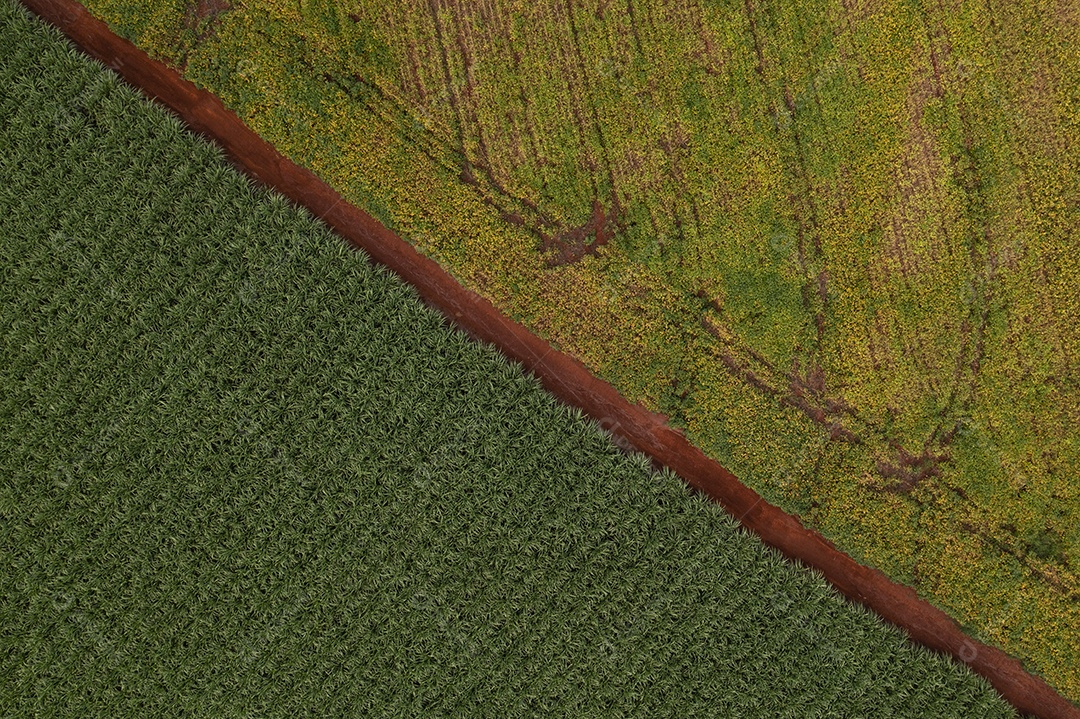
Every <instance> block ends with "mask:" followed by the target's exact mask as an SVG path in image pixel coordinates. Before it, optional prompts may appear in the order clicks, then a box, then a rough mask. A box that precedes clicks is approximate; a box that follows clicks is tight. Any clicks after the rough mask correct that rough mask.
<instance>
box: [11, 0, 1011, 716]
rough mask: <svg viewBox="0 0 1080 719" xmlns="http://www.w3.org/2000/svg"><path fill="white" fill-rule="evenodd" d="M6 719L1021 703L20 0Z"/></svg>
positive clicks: (792, 712) (836, 711) (865, 711)
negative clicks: (485, 339) (80, 50)
mask: <svg viewBox="0 0 1080 719" xmlns="http://www.w3.org/2000/svg"><path fill="white" fill-rule="evenodd" d="M0 88H2V90H3V94H2V96H0V98H2V100H0V126H2V127H3V128H4V131H3V133H2V134H0V142H2V143H3V144H2V148H0V149H2V152H0V316H2V317H0V390H2V392H0V556H2V557H3V571H2V572H0V714H2V715H3V716H4V717H30V716H34V717H51V716H57V717H60V716H64V717H94V716H100V717H120V716H132V717H165V716H213V717H234V716H235V717H240V716H267V717H268V716H282V717H297V716H318V717H327V716H362V717H380V716H498V717H518V716H595V717H615V716H624V717H628V716H642V717H662V716H672V717H688V716H723V717H732V716H742V717H768V718H769V719H774V718H775V717H799V718H804V717H837V718H842V719H847V718H849V717H854V716H860V717H887V718H889V719H896V718H897V717H910V718H911V719H927V718H933V717H956V718H957V719H960V718H962V717H972V716H978V717H1008V716H1011V715H1012V714H1011V711H1010V710H1009V708H1008V707H1007V706H1006V705H1005V704H1004V703H1003V702H1002V701H1001V700H1000V699H999V698H998V697H997V696H996V695H995V694H994V692H993V691H991V690H990V689H989V687H988V686H987V685H986V683H985V682H984V681H983V680H982V679H981V678H979V677H976V676H974V675H973V674H971V673H970V672H969V671H968V670H967V669H966V667H964V666H962V665H959V664H955V663H953V662H952V661H951V660H947V659H944V658H942V657H940V656H936V655H932V654H930V653H928V652H926V651H924V650H921V649H917V648H915V647H913V646H911V645H909V644H907V643H906V642H905V641H904V639H903V637H902V636H901V634H900V633H899V632H898V631H897V630H895V629H892V628H889V627H887V626H885V625H883V624H882V623H881V622H880V621H879V620H878V619H877V618H875V617H874V616H872V615H870V614H869V613H867V612H865V611H863V610H860V609H859V608H856V607H854V606H852V605H849V604H847V603H845V602H844V601H842V600H841V598H839V597H838V595H836V593H835V592H833V591H832V590H831V589H829V588H828V586H827V585H826V584H825V583H824V582H823V581H822V580H821V579H820V578H819V577H816V576H815V575H813V574H811V573H810V572H808V571H806V570H804V569H801V568H799V567H796V566H795V565H792V564H791V563H789V562H786V561H784V560H783V559H781V558H780V557H779V556H778V555H776V554H775V553H774V552H772V551H771V550H767V549H766V548H764V547H763V545H761V544H760V543H758V542H757V541H756V540H755V539H753V538H752V537H750V536H748V535H746V534H744V533H742V532H741V531H739V530H738V529H736V527H735V524H734V522H733V521H732V520H731V519H730V518H728V517H727V516H726V515H725V514H724V513H723V512H722V511H721V510H720V509H719V508H718V507H717V506H715V505H713V504H711V503H709V502H707V501H706V500H704V499H702V498H700V497H698V496H695V495H691V494H690V493H689V491H688V490H687V489H686V486H685V485H684V484H683V483H682V482H681V481H680V480H678V478H676V477H674V476H672V475H670V474H667V473H661V474H657V473H654V472H652V471H651V470H650V469H649V465H648V462H647V461H646V460H645V459H644V458H643V457H641V456H628V455H625V454H622V453H620V452H619V451H618V450H617V449H616V448H615V447H614V446H613V445H612V443H611V441H610V438H609V437H608V436H607V435H606V434H605V433H604V432H602V431H601V429H600V428H599V427H598V426H597V425H596V424H595V423H592V422H589V421H585V420H584V419H583V418H582V417H581V415H580V414H578V413H577V412H576V411H573V410H570V409H567V408H566V407H564V406H561V405H559V404H557V403H556V402H555V401H554V399H553V398H552V397H551V396H550V395H548V394H546V393H545V392H543V391H542V389H541V388H540V386H539V384H538V383H537V382H536V381H535V380H534V379H532V378H530V377H527V376H525V375H523V374H522V372H521V369H520V367H518V366H516V365H513V364H510V363H509V362H507V361H506V360H505V359H503V358H502V357H501V356H500V355H498V354H497V353H496V352H494V351H493V350H492V349H491V348H489V347H485V346H481V345H478V344H476V343H474V342H472V341H470V340H468V339H467V338H466V337H465V336H464V335H462V334H461V333H459V332H457V331H455V330H452V329H450V328H449V327H447V326H446V325H445V323H444V322H443V320H442V319H441V318H440V317H439V316H438V315H436V314H435V313H433V312H432V311H430V310H429V309H427V308H425V307H424V306H423V305H422V304H421V302H420V301H419V300H418V298H417V297H416V295H415V293H414V292H413V291H412V290H411V289H409V288H408V287H406V286H403V285H402V284H401V283H400V282H399V281H398V280H397V279H396V278H394V277H393V276H391V275H390V274H389V273H387V272H386V271H383V270H380V269H376V268H374V267H373V266H371V265H370V264H368V262H367V261H366V259H365V258H364V257H363V256H361V255H360V254H358V253H355V252H352V251H350V250H349V249H347V247H346V246H345V244H344V243H343V242H342V241H340V240H339V239H338V238H336V237H335V236H333V235H331V234H330V233H329V232H328V231H327V230H326V229H325V227H324V226H322V225H321V224H319V223H318V222H317V221H316V220H315V219H313V218H312V217H311V216H310V215H308V214H306V213H304V212H301V211H298V210H296V209H295V208H293V207H291V206H290V205H289V204H288V203H287V202H285V201H284V200H283V199H282V198H280V197H279V196H275V195H272V194H268V193H266V192H264V191H262V190H256V189H255V188H253V187H252V186H251V185H250V184H249V183H248V182H247V181H246V180H245V179H243V178H242V177H240V176H239V175H238V174H237V173H236V172H235V171H234V170H233V169H232V168H231V167H229V166H228V165H227V163H226V162H225V161H224V160H223V159H222V157H221V156H220V154H219V152H218V151H217V150H215V149H214V148H213V147H212V146H210V145H208V144H206V143H204V142H202V141H200V140H198V139H196V138H194V137H193V136H192V135H190V134H189V133H188V132H187V131H186V130H185V129H184V128H183V127H182V126H181V125H180V124H179V123H178V122H177V121H175V120H174V119H172V118H170V117H168V116H166V115H165V114H164V113H163V112H162V111H161V110H159V109H157V108H155V107H152V106H150V105H149V104H148V103H147V102H145V101H144V100H143V99H141V98H140V97H139V96H138V95H137V94H136V92H135V91H133V90H131V89H130V88H128V87H126V86H123V85H122V84H120V83H119V81H118V80H117V79H116V77H115V76H114V75H112V74H111V73H108V72H107V71H105V70H104V69H102V68H101V67H100V66H99V65H95V64H92V63H90V62H88V61H87V60H85V59H84V58H82V57H81V56H79V55H78V54H77V53H76V52H75V51H73V50H72V49H71V48H70V47H69V46H68V45H67V44H66V43H65V42H64V41H63V40H62V39H61V38H60V37H59V36H58V35H57V34H56V33H55V32H51V31H48V32H47V31H46V30H45V29H44V28H43V27H42V26H41V25H39V24H37V23H36V22H33V21H31V19H30V18H29V17H28V16H27V15H26V14H25V13H24V12H23V11H22V10H21V9H16V7H15V5H14V3H13V2H12V1H11V0H0Z"/></svg>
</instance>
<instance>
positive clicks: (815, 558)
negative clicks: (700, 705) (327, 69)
mask: <svg viewBox="0 0 1080 719" xmlns="http://www.w3.org/2000/svg"><path fill="white" fill-rule="evenodd" d="M23 4H24V5H25V6H26V7H27V8H29V9H30V10H31V11H33V12H34V13H36V14H37V15H38V16H40V17H41V18H42V19H44V20H46V21H47V22H49V23H51V24H53V25H55V26H56V27H58V28H59V29H60V30H61V31H62V32H64V33H65V34H66V35H67V36H68V37H69V38H70V39H71V40H72V41H73V42H74V43H75V44H76V45H77V46H79V47H80V48H81V49H82V50H83V51H84V52H86V53H87V54H88V55H90V56H92V57H94V58H96V59H98V60H100V61H101V62H103V63H104V64H106V65H108V66H109V67H111V68H112V69H113V70H115V71H116V72H117V73H118V74H119V75H120V76H121V77H123V78H124V79H125V80H126V81H127V82H129V83H131V84H132V85H134V86H135V87H137V88H139V89H140V90H141V91H142V92H143V93H145V94H146V95H147V96H149V97H150V98H152V99H155V100H157V101H159V102H160V103H162V104H164V105H165V106H167V107H169V108H170V109H171V110H173V111H174V112H175V113H176V114H177V115H179V116H180V117H181V118H182V119H183V120H184V122H186V123H187V125H188V126H189V127H190V128H192V129H193V130H194V131H196V132H199V133H201V134H203V135H205V136H207V137H209V138H210V139H212V140H214V141H215V142H216V143H217V144H218V145H220V146H221V147H223V148H224V150H225V151H226V152H227V153H228V154H229V155H230V156H231V158H232V159H233V161H234V162H236V163H237V164H238V165H239V166H240V168H241V169H242V170H244V171H245V172H246V173H247V174H248V175H250V176H251V177H252V178H254V179H256V180H258V181H259V182H261V183H263V184H265V185H267V186H269V187H271V188H273V189H274V190H276V191H277V192H280V193H281V194H283V195H285V196H286V197H288V198H290V199H291V200H292V201H294V202H296V203H298V204H300V205H302V206H304V207H306V208H307V209H308V210H309V211H310V212H312V213H313V214H314V215H316V216H318V217H320V218H322V219H323V221H324V222H325V223H326V224H327V225H329V226H330V227H332V228H333V229H334V230H335V231H337V232H338V233H340V234H341V235H342V236H343V237H345V238H346V239H348V240H349V241H350V242H352V243H353V244H354V245H356V246H357V247H360V248H362V249H363V250H364V251H365V252H366V253H367V254H368V255H369V256H370V257H371V258H372V259H373V260H374V261H375V262H378V263H380V264H382V265H385V266H387V267H388V268H389V269H391V270H393V271H394V272H395V273H397V274H398V275H399V276H400V277H402V278H403V279H404V280H405V281H406V282H408V283H409V284H411V285H413V286H414V287H415V288H416V289H417V291H418V292H419V294H420V296H421V297H423V299H424V300H425V301H426V302H427V303H428V304H429V305H431V306H433V307H435V308H437V309H438V310H439V311H441V312H442V313H443V314H444V315H445V316H446V317H447V318H448V319H450V320H451V321H452V322H454V324H456V325H457V326H458V327H460V328H461V329H463V330H464V331H466V332H467V333H469V334H470V335H472V336H473V337H475V338H476V339H479V340H482V341H484V342H488V343H491V344H493V345H495V346H496V347H498V348H499V349H500V350H501V351H502V352H503V353H504V354H506V355H507V356H509V357H511V358H513V359H514V360H517V361H518V362H521V363H522V364H523V365H524V366H525V367H527V368H528V369H529V370H531V371H532V372H533V373H534V374H535V375H536V376H537V377H538V378H539V379H540V380H541V382H542V383H543V385H544V386H545V387H546V388H547V389H548V391H550V392H552V393H553V394H555V395H556V396H557V397H559V399H561V400H562V401H563V402H566V403H568V404H571V405H574V406H577V407H580V408H581V409H582V410H584V411H585V412H587V413H588V414H589V415H590V416H592V417H594V418H596V419H597V420H599V421H600V422H601V424H602V425H603V426H604V427H605V428H607V429H608V430H610V431H611V432H612V433H613V434H615V435H617V437H618V439H619V443H620V444H621V445H623V446H624V447H625V446H631V445H632V447H633V448H634V449H636V450H638V451H640V452H643V453H645V454H647V455H649V456H650V457H652V459H653V460H654V461H655V462H656V463H658V464H660V465H664V466H667V467H670V468H671V469H672V470H674V471H675V472H676V473H678V474H679V476H681V477H682V478H683V479H684V480H686V481H687V482H688V483H689V484H690V485H692V486H693V487H695V488H697V489H698V490H700V491H701V492H703V493H704V494H706V495H707V496H709V497H710V498H712V499H713V500H715V501H716V502H718V503H719V504H720V505H722V506H723V507H724V508H725V509H726V510H727V511H728V512H730V513H731V514H732V515H733V516H735V517H736V518H738V519H739V521H740V522H741V523H742V524H743V525H744V526H745V527H746V528H747V529H749V530H750V531H752V532H754V533H755V534H756V535H757V536H759V537H760V538H761V539H762V540H763V541H764V542H765V543H766V544H769V545H771V546H773V547H775V548H777V549H778V550H780V551H781V552H783V553H784V554H785V555H787V556H788V557H790V558H792V559H795V560H798V561H800V562H802V563H803V564H805V565H807V566H810V567H813V568H815V569H817V570H819V571H820V572H821V573H822V574H823V575H824V576H825V578H826V579H828V580H829V581H830V582H831V583H832V584H833V585H834V586H835V587H836V588H837V589H838V590H839V591H840V592H842V593H843V594H844V595H845V596H846V597H848V598H849V599H851V600H852V601H855V602H859V603H861V604H863V605H865V606H867V607H869V608H870V609H872V610H874V611H875V612H877V613H878V614H879V615H881V616H882V617H884V618H885V619H886V620H888V621H889V622H892V623H893V624H895V625H897V626H899V627H901V628H902V629H904V630H905V631H906V632H907V634H908V635H909V636H910V637H911V639H912V640H913V641H915V642H917V643H919V644H922V645H924V646H926V647H929V648H930V649H933V650H936V651H940V652H944V653H947V654H950V655H952V656H953V657H955V658H957V659H958V660H960V661H962V662H964V663H966V664H968V665H969V666H970V667H971V668H972V669H973V670H974V671H976V672H978V673H979V674H981V675H982V676H984V677H986V678H987V679H988V680H989V681H990V683H991V684H992V685H993V686H994V688H995V689H997V691H998V692H1000V693H1001V694H1002V696H1004V697H1005V699H1006V700H1007V701H1009V702H1010V703H1011V704H1013V706H1015V707H1016V708H1017V709H1018V710H1019V711H1020V712H1022V713H1024V714H1030V715H1033V716H1035V717H1039V718H1040V719H1080V709H1077V707H1075V706H1073V705H1072V704H1071V703H1069V702H1068V701H1066V700H1065V699H1064V698H1063V697H1061V696H1060V695H1059V694H1057V693H1056V692H1055V691H1054V690H1053V689H1052V688H1051V687H1050V686H1048V685H1047V684H1046V683H1045V682H1044V681H1043V680H1042V679H1040V678H1038V677H1036V676H1034V675H1032V674H1029V673H1028V672H1026V671H1025V670H1024V669H1023V667H1022V666H1021V665H1020V663H1019V662H1018V661H1017V660H1016V659H1014V658H1012V657H1010V656H1009V655H1007V654H1005V653H1004V652H1002V651H1001V650H999V649H996V648H994V647H990V646H987V645H985V644H983V643H981V642H979V641H976V640H975V639H972V638H971V637H968V636H967V635H965V634H964V633H963V632H962V631H961V630H960V628H959V627H958V626H957V624H956V623H955V622H954V621H953V620H952V619H950V618H949V617H948V616H947V615H946V614H945V613H944V612H942V611H940V610H939V609H937V608H935V607H933V606H931V605H930V604H929V603H927V602H924V601H922V600H921V599H919V597H918V596H917V595H916V594H915V592H914V591H913V590H911V589H909V588H907V587H904V586H902V585H899V584H897V583H895V582H893V581H892V580H890V579H889V578H888V577H886V576H885V575H884V574H882V573H881V572H879V571H877V570H875V569H870V568H868V567H864V566H862V565H860V564H858V563H857V562H855V561H854V560H853V559H851V558H850V557H848V556H847V555H846V554H843V553H842V552H840V551H839V550H837V549H836V548H835V547H834V546H833V545H832V544H831V543H829V542H828V541H827V540H826V539H825V538H824V537H822V536H821V535H820V534H818V533H817V532H814V531H812V530H809V529H807V528H805V527H804V526H803V525H802V524H801V523H800V522H799V520H798V519H797V518H796V517H794V516H791V515H789V514H786V513H785V512H783V511H781V510H780V509H779V508H777V507H774V506H773V505H771V504H769V503H768V502H765V501H764V500H763V499H762V498H761V497H760V496H758V494H757V493H755V492H754V491H752V490H751V489H749V488H748V487H746V486H744V485H743V484H742V483H740V482H739V481H738V479H736V477H735V476H734V475H732V474H731V473H730V472H728V471H727V470H726V469H724V468H723V467H721V466H720V465H719V464H718V463H717V462H715V461H713V460H711V459H709V458H708V457H706V456H705V455H704V454H703V453H702V452H701V450H699V449H697V448H696V447H694V446H692V445H691V444H690V443H689V442H688V441H687V440H686V439H685V437H683V435H682V434H680V433H679V432H677V431H676V430H674V429H672V428H671V427H669V426H667V424H666V422H665V419H664V417H663V416H661V415H657V414H654V413H651V412H648V411H647V410H645V409H643V408H642V407H640V406H637V405H631V404H630V403H629V402H628V401H627V400H625V399H624V398H623V397H621V396H620V395H619V394H618V392H616V391H615V389H614V388H613V387H611V386H610V385H609V384H607V383H606V382H602V381H601V380H599V379H597V378H596V377H594V376H593V375H592V374H591V373H590V372H589V371H588V369H586V368H585V366H584V365H582V364H581V363H580V362H578V361H577V360H575V359H573V358H572V357H570V356H568V355H565V354H563V353H561V352H558V351H556V350H554V349H553V348H552V347H550V346H549V345H548V344H547V343H546V342H544V341H543V340H541V339H540V338H538V337H536V336H535V335H533V334H531V333H530V332H529V331H528V330H526V329H525V328H524V327H522V326H521V325H519V324H517V323H516V322H514V321H512V320H510V319H508V318H506V317H504V316H503V315H502V314H501V313H500V312H499V311H498V310H497V309H496V308H495V307H494V306H493V305H492V304H491V303H490V302H488V301H487V300H485V299H484V298H482V297H480V296H479V295H476V294H475V293H473V292H471V291H469V290H467V289H465V288H464V287H462V286H461V285H459V284H458V283H457V282H456V281H455V280H454V279H453V278H452V277H451V276H450V275H449V274H447V273H446V272H445V271H444V270H443V269H442V268H441V267H439V265H437V264H436V263H435V262H433V261H432V260H430V259H428V258H426V257H423V256H422V255H420V254H418V253H417V252H416V250H414V249H413V247H412V246H411V245H409V244H408V243H407V242H405V241H404V240H402V239H401V238H400V237H398V236H396V235H395V234H394V233H392V232H391V231H390V230H388V229H387V228H385V227H383V226H382V225H381V224H380V223H379V222H378V221H377V220H375V219H374V218H373V217H371V216H370V215H368V214H367V213H366V212H364V211H362V210H360V209H358V208H356V207H354V206H352V205H351V204H349V203H348V202H346V201H345V200H343V199H342V198H341V196H340V195H338V194H337V193H336V192H335V191H334V190H333V189H331V188H330V187H329V186H327V185H326V184H325V183H323V182H322V181H321V180H320V179H318V178H317V177H316V176H315V175H314V174H312V173H311V172H309V171H308V170H306V169H303V168H301V167H298V166H297V165H295V164H294V163H292V162H291V161H290V160H288V159H286V158H285V157H282V155H281V154H280V153H278V152H277V150H275V149H274V148H273V147H272V146H271V145H269V144H268V143H266V142H265V141H263V140H262V139H260V138H259V137H258V136H257V135H256V134H255V133H254V132H252V131H251V130H249V129H248V128H247V127H246V126H245V125H244V124H243V123H242V122H241V121H240V120H239V119H238V118H237V117H236V115H234V114H233V113H232V112H231V111H229V110H227V109H226V108H225V107H224V105H223V104H222V103H221V101H220V100H218V98H217V97H215V96H213V95H211V94H210V93H207V92H204V91H202V90H199V89H197V88H196V87H195V86H194V85H192V84H191V83H189V82H188V81H186V80H184V79H183V78H181V77H180V76H179V75H178V74H177V73H176V72H175V71H173V70H171V69H170V68H168V67H166V66H165V65H163V64H161V63H159V62H156V61H154V60H152V59H150V58H149V57H148V56H147V55H146V54H145V53H144V52H142V51H141V50H139V49H138V48H136V47H135V46H134V45H132V44H131V43H129V42H128V41H127V40H124V39H123V38H120V37H118V36H116V35H114V34H113V33H112V32H111V31H110V30H109V28H108V27H107V26H106V25H105V24H104V23H102V22H101V21H99V20H97V19H96V18H94V17H93V16H91V15H90V13H88V12H87V11H86V10H85V9H84V8H83V7H82V6H81V5H79V4H78V3H76V2H74V0H23Z"/></svg>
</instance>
